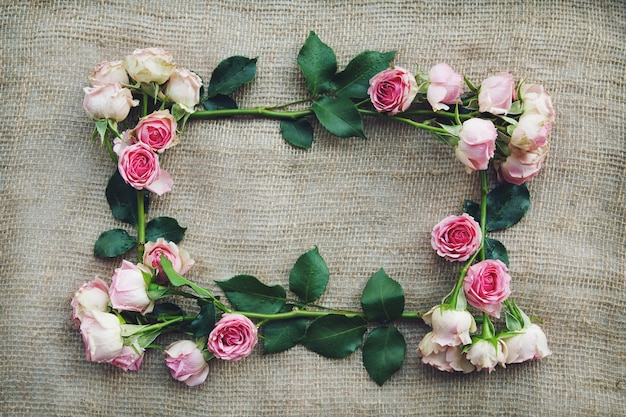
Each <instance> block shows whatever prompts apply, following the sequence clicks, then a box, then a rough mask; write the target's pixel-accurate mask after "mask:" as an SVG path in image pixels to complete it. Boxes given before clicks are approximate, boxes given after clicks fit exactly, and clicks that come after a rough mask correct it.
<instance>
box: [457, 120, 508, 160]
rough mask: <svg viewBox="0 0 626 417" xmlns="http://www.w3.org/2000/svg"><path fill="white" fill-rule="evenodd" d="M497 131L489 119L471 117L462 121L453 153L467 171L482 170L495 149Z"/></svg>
mask: <svg viewBox="0 0 626 417" xmlns="http://www.w3.org/2000/svg"><path fill="white" fill-rule="evenodd" d="M497 138H498V131H497V130H496V127H495V126H494V125H493V123H492V122H491V121H490V120H485V119H479V118H472V119H469V120H466V121H465V122H463V126H462V127H461V131H460V132H459V143H458V145H457V146H456V149H455V154H456V157H457V159H458V160H459V161H461V162H463V164H464V165H465V167H466V168H465V169H466V170H467V171H468V172H472V171H474V170H477V171H483V170H485V169H487V167H488V166H489V160H490V159H491V158H493V154H494V153H495V150H496V139H497Z"/></svg>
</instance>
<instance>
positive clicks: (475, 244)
mask: <svg viewBox="0 0 626 417" xmlns="http://www.w3.org/2000/svg"><path fill="white" fill-rule="evenodd" d="M481 242H482V232H481V231H480V225H479V224H478V222H476V220H474V219H473V218H472V217H471V216H470V215H469V214H467V213H463V214H462V215H460V216H448V217H446V218H445V219H443V220H442V221H440V222H439V223H437V224H436V225H435V227H433V231H432V233H431V238H430V244H431V246H432V247H433V249H435V250H436V251H437V254H438V255H439V256H441V257H443V258H445V259H446V260H448V261H452V262H453V261H458V262H464V261H467V260H468V259H469V258H470V256H472V255H473V254H474V253H475V252H476V251H477V250H478V248H479V247H480V243H481Z"/></svg>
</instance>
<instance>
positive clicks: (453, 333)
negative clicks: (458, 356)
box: [422, 306, 476, 346]
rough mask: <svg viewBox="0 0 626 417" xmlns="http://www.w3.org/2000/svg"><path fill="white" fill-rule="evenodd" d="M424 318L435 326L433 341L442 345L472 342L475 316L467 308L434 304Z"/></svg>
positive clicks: (425, 321)
mask: <svg viewBox="0 0 626 417" xmlns="http://www.w3.org/2000/svg"><path fill="white" fill-rule="evenodd" d="M422 320H424V323H426V324H428V325H430V326H431V327H432V328H433V336H432V342H433V343H437V344H438V345H440V346H458V345H461V344H463V345H467V344H470V343H472V338H471V337H470V333H472V332H475V331H476V322H475V321H474V316H472V315H471V313H470V312H469V311H467V310H463V311H461V310H452V309H449V308H442V307H441V306H434V307H433V308H431V309H430V311H428V312H427V313H426V314H424V315H423V316H422Z"/></svg>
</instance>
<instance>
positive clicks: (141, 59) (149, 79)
mask: <svg viewBox="0 0 626 417" xmlns="http://www.w3.org/2000/svg"><path fill="white" fill-rule="evenodd" d="M174 67H175V64H174V62H173V58H172V56H171V55H170V54H169V52H167V51H165V50H164V49H162V48H146V49H136V50H135V51H134V52H133V53H132V55H128V56H127V57H126V59H125V60H124V68H126V71H128V74H129V75H130V77H131V78H132V79H133V80H135V81H138V82H140V83H157V84H163V83H164V82H166V81H167V79H168V78H169V77H170V75H171V74H172V71H174Z"/></svg>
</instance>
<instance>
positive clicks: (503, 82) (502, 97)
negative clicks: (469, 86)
mask: <svg viewBox="0 0 626 417" xmlns="http://www.w3.org/2000/svg"><path fill="white" fill-rule="evenodd" d="M514 99H515V82H514V80H513V76H512V75H511V74H509V73H506V72H503V73H501V74H498V75H494V76H493V77H489V78H487V79H485V80H484V81H483V82H482V84H481V85H480V91H479V93H478V106H479V110H480V111H481V112H487V113H491V114H507V113H508V112H509V110H510V109H511V104H512V102H513V100H514Z"/></svg>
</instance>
